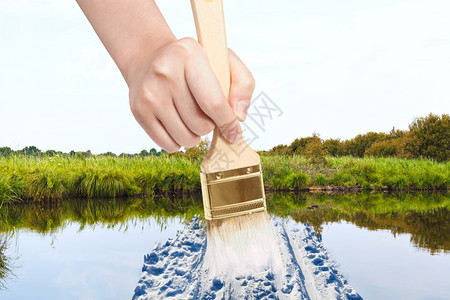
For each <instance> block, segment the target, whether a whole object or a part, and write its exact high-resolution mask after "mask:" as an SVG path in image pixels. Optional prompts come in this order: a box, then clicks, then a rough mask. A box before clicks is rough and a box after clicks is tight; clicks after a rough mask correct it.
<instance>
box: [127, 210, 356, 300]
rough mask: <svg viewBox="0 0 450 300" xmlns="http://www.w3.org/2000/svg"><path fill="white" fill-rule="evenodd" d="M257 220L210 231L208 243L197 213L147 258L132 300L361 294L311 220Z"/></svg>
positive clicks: (322, 296)
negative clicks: (240, 227) (240, 226)
mask: <svg viewBox="0 0 450 300" xmlns="http://www.w3.org/2000/svg"><path fill="white" fill-rule="evenodd" d="M256 223H257V224H259V225H258V226H256V225H255V228H251V226H250V227H246V229H245V230H238V232H237V233H236V232H235V233H234V234H231V232H234V231H229V230H224V229H227V228H226V227H225V228H221V230H218V231H217V232H212V233H211V232H210V234H209V243H210V244H209V246H208V247H207V240H208V239H207V236H208V235H207V230H206V226H204V225H201V223H200V222H199V220H198V218H194V219H193V220H191V221H190V222H189V223H188V224H186V226H185V228H184V230H182V231H179V232H178V233H177V236H176V237H175V238H174V239H169V240H168V241H167V242H166V243H164V244H161V243H158V244H156V245H155V247H154V249H153V251H152V252H151V253H150V254H148V255H146V256H145V257H144V266H143V267H142V272H143V273H142V275H141V278H140V279H139V283H138V285H137V287H136V289H135V294H134V296H133V300H143V299H362V298H361V296H359V295H358V294H357V292H356V291H355V290H354V289H353V288H352V287H351V285H350V284H349V283H348V282H347V280H345V278H344V277H343V276H342V274H341V273H340V272H339V271H338V270H337V268H336V264H335V262H334V261H332V260H331V259H330V257H329V256H328V254H327V251H326V249H325V248H324V246H323V244H322V242H321V241H320V239H319V238H318V237H317V235H316V234H315V233H314V231H313V230H312V228H311V226H310V225H309V224H298V223H296V222H294V221H293V220H290V219H287V220H282V219H280V218H278V217H272V218H271V219H270V222H267V224H269V226H267V225H265V224H264V222H263V221H261V222H256ZM228 229H230V228H228ZM220 232H222V233H220ZM212 237H213V238H212ZM207 248H208V249H207Z"/></svg>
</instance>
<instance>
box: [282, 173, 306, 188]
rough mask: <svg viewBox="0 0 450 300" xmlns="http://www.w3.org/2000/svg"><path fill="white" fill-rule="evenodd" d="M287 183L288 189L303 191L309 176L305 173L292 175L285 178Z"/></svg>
mask: <svg viewBox="0 0 450 300" xmlns="http://www.w3.org/2000/svg"><path fill="white" fill-rule="evenodd" d="M287 182H288V184H289V186H288V188H289V189H297V190H300V189H304V188H306V187H307V186H308V184H309V176H308V175H306V174H305V173H301V172H300V173H292V174H290V175H289V177H288V178H287Z"/></svg>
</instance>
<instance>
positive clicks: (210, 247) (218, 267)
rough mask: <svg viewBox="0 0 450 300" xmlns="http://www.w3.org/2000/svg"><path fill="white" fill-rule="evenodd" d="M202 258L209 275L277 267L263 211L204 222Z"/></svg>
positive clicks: (275, 254) (257, 270) (253, 271)
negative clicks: (204, 238) (206, 231)
mask: <svg viewBox="0 0 450 300" xmlns="http://www.w3.org/2000/svg"><path fill="white" fill-rule="evenodd" d="M206 261H207V264H208V266H209V272H210V275H212V276H220V275H221V274H239V275H245V274H252V273H255V272H261V271H265V270H268V269H277V268H281V257H280V253H279V250H278V247H277V245H276V243H275V237H274V234H273V230H272V226H271V223H270V220H269V217H268V215H267V212H260V213H254V214H251V215H244V216H239V217H234V218H229V219H224V220H220V221H208V241H207V250H206Z"/></svg>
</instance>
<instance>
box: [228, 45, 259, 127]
mask: <svg viewBox="0 0 450 300" xmlns="http://www.w3.org/2000/svg"><path fill="white" fill-rule="evenodd" d="M228 53H229V60H230V72H231V87H230V105H231V107H232V108H233V110H234V112H235V114H236V115H237V116H238V118H239V121H241V122H243V121H245V119H246V118H247V111H248V108H249V107H250V101H251V99H252V95H253V91H254V90H255V79H253V75H252V73H251V72H250V70H249V69H248V68H247V66H246V65H245V64H244V63H243V62H242V61H241V60H240V59H239V57H237V55H236V53H234V52H233V50H231V49H229V51H228Z"/></svg>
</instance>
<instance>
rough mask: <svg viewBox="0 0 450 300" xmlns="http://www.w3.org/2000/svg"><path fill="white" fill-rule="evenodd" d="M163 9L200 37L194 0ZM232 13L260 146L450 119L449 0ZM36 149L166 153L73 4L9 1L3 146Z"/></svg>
mask: <svg viewBox="0 0 450 300" xmlns="http://www.w3.org/2000/svg"><path fill="white" fill-rule="evenodd" d="M157 3H158V5H159V7H160V9H161V11H162V13H163V15H164V16H165V17H166V19H167V21H168V23H169V25H170V27H171V28H172V30H173V32H174V33H175V35H176V36H177V37H178V38H182V37H185V36H192V37H195V25H194V21H193V18H192V12H191V8H190V2H189V1H188V0H184V1H180V0H159V1H157ZM224 9H225V19H226V27H227V34H228V46H229V47H230V48H232V49H233V50H234V51H235V52H236V53H237V54H238V55H239V56H240V57H241V59H242V60H243V61H244V62H245V63H246V64H247V66H248V67H249V68H250V70H251V71H252V73H253V75H254V77H255V80H256V89H255V94H254V96H255V100H254V102H253V103H254V104H253V105H252V106H251V107H250V110H249V112H250V114H252V117H251V118H249V119H248V121H247V122H246V125H245V127H244V128H246V132H247V134H248V135H249V136H248V137H247V138H248V139H251V146H252V147H253V148H254V149H257V150H267V149H270V148H272V147H273V146H276V145H279V144H290V143H291V142H292V141H293V140H294V139H295V138H298V137H304V136H310V135H311V134H312V133H313V132H316V133H318V134H319V135H320V137H321V138H323V139H327V138H340V139H349V138H352V137H354V136H356V135H357V134H360V133H366V132H368V131H376V132H388V131H390V130H391V129H392V127H393V126H395V127H396V128H398V129H407V128H408V124H410V123H411V122H412V121H413V119H414V118H416V117H421V116H426V115H427V114H429V113H430V112H431V113H434V114H443V113H447V114H448V113H450V18H448V14H449V12H450V1H448V0H405V1H403V0H378V1H358V0H341V1H335V0H321V1H317V0H316V1H312V0H300V1H299V0H284V1H274V0H245V1H242V0H241V1H236V0H224ZM261 93H263V94H262V96H260V97H257V96H258V95H261ZM269 99H270V100H269ZM263 104H266V105H263ZM267 105H269V106H271V107H272V110H271V111H269V110H265V111H264V106H266V108H267ZM258 108H259V109H258ZM264 112H265V113H264ZM269 112H273V113H272V114H271V115H269V114H268V113H269ZM263 113H264V114H265V116H266V117H265V118H264V123H263V124H262V123H261V122H260V121H262V119H261V114H263ZM258 120H260V121H258ZM250 133H251V135H250ZM245 135H246V134H244V136H245ZM30 145H34V146H37V147H38V148H40V149H41V150H48V149H54V150H61V151H66V152H67V151H70V150H75V151H86V150H88V149H89V150H91V151H92V152H93V153H103V152H107V151H112V152H115V153H117V154H120V153H122V152H125V153H136V152H140V151H141V150H142V149H150V148H153V147H155V148H157V149H159V147H157V146H156V144H155V143H153V141H151V140H150V138H149V137H148V136H147V135H146V134H145V132H144V131H143V130H142V129H141V128H140V126H139V125H138V124H137V122H136V121H135V120H134V117H133V115H132V114H131V112H130V109H129V104H128V89H127V86H126V84H125V82H124V80H123V78H122V77H121V74H120V72H119V71H118V69H117V67H116V66H115V64H114V62H113V61H112V59H111V58H110V57H109V55H108V53H107V52H106V50H105V49H104V47H103V45H102V44H101V42H100V40H99V39H98V37H97V36H96V35H95V33H94V31H93V29H92V27H91V26H90V24H89V23H88V21H87V19H86V18H85V16H84V15H83V13H82V12H81V10H80V8H79V7H78V5H77V4H76V2H75V1H74V0H65V1H63V0H2V1H1V2H0V147H2V146H8V147H11V148H13V149H22V148H23V147H25V146H30Z"/></svg>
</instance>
